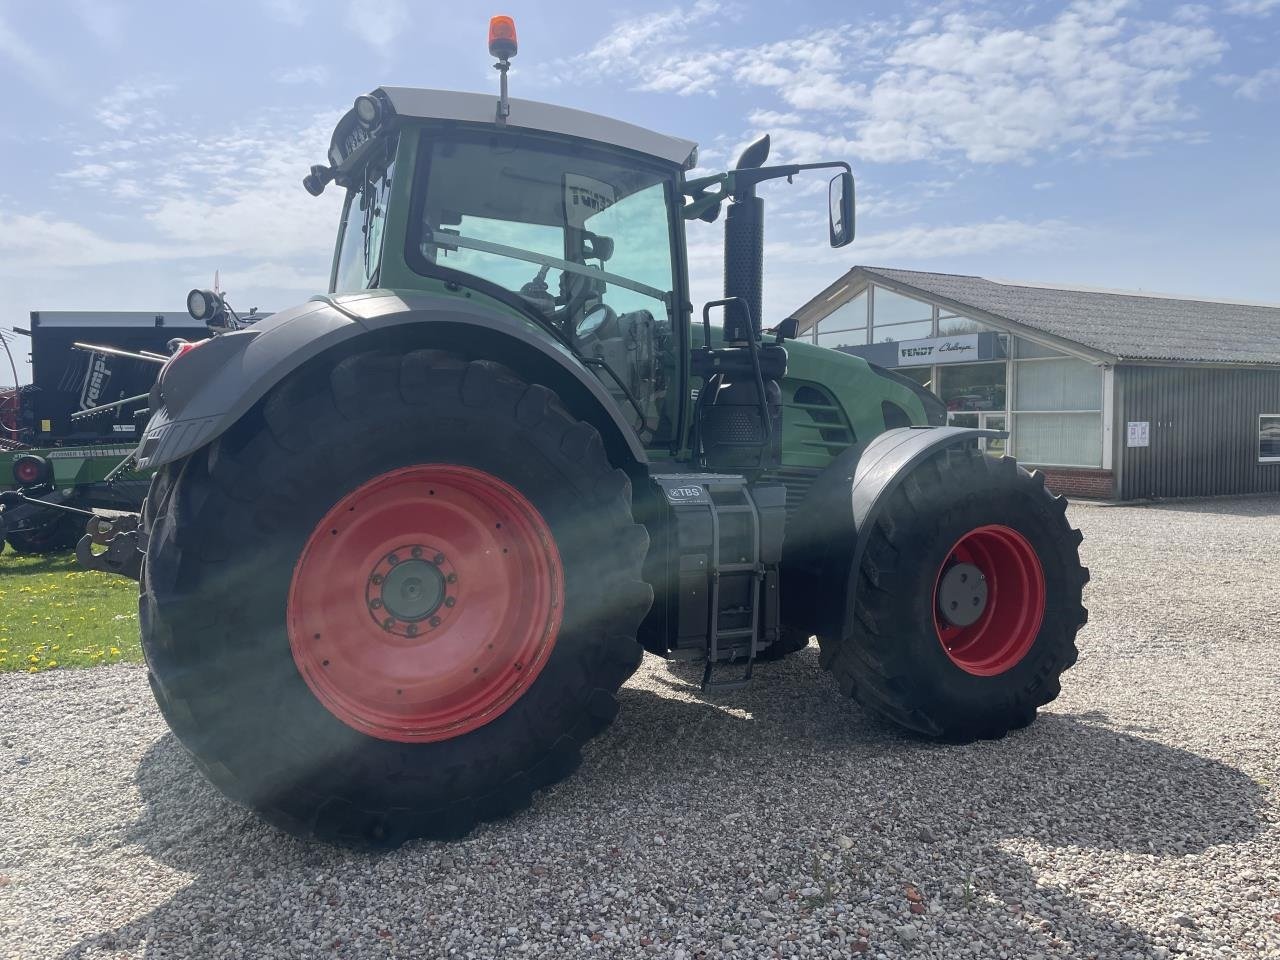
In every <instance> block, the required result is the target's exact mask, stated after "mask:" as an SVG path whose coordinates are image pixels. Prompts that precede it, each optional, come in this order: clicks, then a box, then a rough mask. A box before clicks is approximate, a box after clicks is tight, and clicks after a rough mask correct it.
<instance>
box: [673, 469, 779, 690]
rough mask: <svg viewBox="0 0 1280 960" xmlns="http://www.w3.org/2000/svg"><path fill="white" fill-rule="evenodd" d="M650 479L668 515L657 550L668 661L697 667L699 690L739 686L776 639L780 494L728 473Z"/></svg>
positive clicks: (771, 486)
mask: <svg viewBox="0 0 1280 960" xmlns="http://www.w3.org/2000/svg"><path fill="white" fill-rule="evenodd" d="M653 480H654V482H655V483H656V484H657V485H658V486H659V487H660V488H661V490H662V493H663V495H664V498H665V500H666V503H667V506H668V508H669V510H670V516H669V521H668V524H667V527H666V528H667V542H666V544H665V549H664V550H663V553H664V555H665V577H664V579H665V581H666V585H667V588H666V590H665V596H666V601H665V604H664V610H663V616H664V617H665V620H666V634H667V636H668V638H670V639H669V643H668V649H669V655H670V656H671V657H672V658H673V659H678V660H702V661H703V662H704V663H705V668H704V670H703V676H702V689H703V690H704V691H705V690H712V689H717V690H719V689H726V688H732V687H740V686H743V685H744V684H746V683H748V682H749V681H750V680H751V674H752V669H753V666H754V663H755V659H756V655H757V653H758V652H759V651H760V650H761V649H764V648H765V647H767V646H768V645H769V644H771V643H773V642H774V641H775V640H776V639H777V638H778V563H779V561H780V559H781V554H782V534H783V527H784V525H785V522H786V489H785V487H783V486H782V485H780V484H767V485H759V486H751V485H750V484H748V482H747V479H746V478H745V477H742V476H738V475H730V474H673V475H658V476H654V478H653ZM721 673H731V674H732V675H731V676H729V677H724V678H723V679H721V678H719V677H718V676H717V675H718V674H721Z"/></svg>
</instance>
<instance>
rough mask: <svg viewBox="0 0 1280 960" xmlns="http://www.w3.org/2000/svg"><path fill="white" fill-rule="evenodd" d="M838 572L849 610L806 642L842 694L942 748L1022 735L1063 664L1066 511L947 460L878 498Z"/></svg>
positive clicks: (972, 463)
mask: <svg viewBox="0 0 1280 960" xmlns="http://www.w3.org/2000/svg"><path fill="white" fill-rule="evenodd" d="M888 496H889V500H888V502H887V503H886V504H885V505H884V508H883V509H882V510H881V511H880V512H879V514H878V515H877V516H876V519H875V521H874V523H873V524H872V526H871V529H869V530H868V531H866V532H865V533H864V536H865V537H866V549H865V552H864V553H863V556H862V561H861V563H860V565H859V567H858V569H856V570H853V571H851V573H850V583H849V591H850V594H851V595H852V596H853V598H854V603H853V609H852V610H851V611H846V615H845V618H844V629H843V632H842V634H841V635H839V636H830V635H828V636H822V635H819V642H820V644H821V646H822V662H823V664H824V665H825V666H826V667H827V668H828V669H830V670H831V671H832V672H833V673H834V674H835V677H836V680H837V682H838V683H839V685H840V687H841V690H842V691H843V692H844V693H845V694H846V695H850V696H853V697H855V698H857V700H858V701H859V702H860V703H862V704H863V705H864V706H866V707H867V708H869V709H870V710H871V711H872V712H874V713H877V714H879V715H881V716H883V717H885V718H887V719H890V720H892V721H894V722H896V723H898V724H900V725H902V726H904V727H907V728H909V729H911V730H914V731H916V732H918V733H922V734H924V735H926V736H930V737H937V738H940V739H945V740H951V741H960V742H964V741H969V740H974V739H993V738H998V737H1001V736H1003V735H1004V734H1006V733H1007V732H1008V731H1009V730H1011V729H1015V728H1018V727H1023V726H1026V725H1027V724H1029V723H1030V722H1031V721H1032V720H1033V719H1034V718H1035V714H1036V710H1037V709H1038V708H1039V707H1041V706H1043V705H1044V704H1046V703H1048V702H1049V701H1051V700H1053V699H1054V698H1055V697H1056V696H1057V695H1058V693H1059V677H1060V676H1061V674H1062V673H1063V671H1065V670H1066V669H1067V668H1068V667H1070V666H1071V665H1072V664H1073V663H1075V661H1076V647H1075V637H1076V633H1077V632H1078V631H1079V629H1080V627H1082V626H1083V625H1084V623H1085V621H1086V619H1087V613H1086V611H1085V609H1084V607H1083V605H1082V604H1081V596H1082V591H1083V588H1084V585H1085V583H1087V582H1088V579H1089V571H1088V570H1087V569H1085V568H1084V567H1082V566H1081V565H1080V558H1079V549H1078V548H1079V544H1080V542H1081V535H1080V532H1079V531H1078V530H1075V529H1073V528H1072V527H1071V525H1070V523H1068V521H1067V518H1066V506H1067V504H1066V500H1065V498H1063V497H1060V496H1059V497H1055V496H1053V495H1052V494H1050V493H1049V492H1048V491H1047V490H1045V488H1044V477H1043V475H1042V474H1039V473H1028V472H1027V471H1026V470H1023V469H1022V468H1020V467H1018V465H1017V464H1016V463H1015V462H1014V461H1013V460H1011V459H1009V458H1007V457H1006V458H1001V459H996V458H993V457H987V456H985V455H983V454H982V453H981V452H979V451H978V450H977V449H976V448H972V447H966V448H953V449H950V450H947V451H944V452H942V453H940V454H938V455H936V456H934V457H932V458H931V459H929V460H927V461H925V462H924V463H922V464H920V465H919V466H917V467H916V468H915V469H913V470H912V472H911V473H910V474H909V475H908V476H907V477H905V478H904V479H903V481H902V483H901V484H900V485H899V486H898V487H897V488H896V489H895V490H893V491H892V492H891V493H890V494H888Z"/></svg>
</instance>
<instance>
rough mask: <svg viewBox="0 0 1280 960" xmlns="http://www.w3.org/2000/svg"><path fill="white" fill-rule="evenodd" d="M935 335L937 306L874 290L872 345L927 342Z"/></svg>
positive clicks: (872, 291)
mask: <svg viewBox="0 0 1280 960" xmlns="http://www.w3.org/2000/svg"><path fill="white" fill-rule="evenodd" d="M932 336H933V304H931V303H925V302H924V301H923V300H916V299H915V298H914V297H904V296H903V295H902V294H900V293H894V292H893V291H892V290H886V289H885V288H884V287H878V286H875V285H872V287H871V342H872V343H892V342H897V341H900V340H925V339H928V338H929V337H932Z"/></svg>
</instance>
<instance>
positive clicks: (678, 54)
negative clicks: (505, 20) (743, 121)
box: [535, 0, 734, 96]
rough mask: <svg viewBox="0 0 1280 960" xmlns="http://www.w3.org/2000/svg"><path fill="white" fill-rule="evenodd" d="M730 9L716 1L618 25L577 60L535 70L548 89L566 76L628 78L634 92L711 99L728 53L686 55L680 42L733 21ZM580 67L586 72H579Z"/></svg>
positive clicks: (727, 63) (705, 0)
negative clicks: (697, 95)
mask: <svg viewBox="0 0 1280 960" xmlns="http://www.w3.org/2000/svg"><path fill="white" fill-rule="evenodd" d="M733 14H734V10H733V8H732V7H731V6H730V5H728V4H725V3H722V2H720V0H695V2H694V3H693V5H692V6H690V7H689V8H687V9H685V8H681V7H676V8H673V9H670V10H667V11H664V12H661V13H651V14H646V15H645V16H642V17H635V18H633V19H629V20H622V21H620V22H619V23H617V24H615V25H614V26H612V27H610V28H609V31H608V32H607V33H606V34H605V36H604V37H603V38H602V39H601V40H600V41H599V42H598V43H597V44H596V45H595V46H593V47H592V48H591V49H589V50H587V51H586V52H585V53H583V54H582V55H581V56H579V57H573V58H570V59H561V60H556V61H554V62H552V63H551V64H549V65H548V66H547V67H546V68H543V69H537V68H535V69H536V70H537V72H538V73H539V74H540V76H541V77H542V78H543V79H545V80H547V81H549V82H552V83H555V82H558V81H559V80H561V79H563V78H564V77H565V76H566V75H570V76H582V75H584V72H585V73H591V74H593V75H601V71H606V72H607V74H606V75H616V74H617V73H618V72H619V71H621V72H623V73H624V74H629V75H630V76H631V78H632V79H633V80H634V81H635V82H636V84H637V89H640V90H647V91H651V92H655V93H676V94H680V95H681V96H689V95H691V94H695V93H700V94H710V95H712V96H714V95H715V85H716V82H717V80H718V79H719V77H720V76H721V75H722V74H723V73H724V71H725V70H726V69H727V68H728V67H729V66H730V59H729V58H730V57H731V56H732V54H731V53H729V52H721V51H717V50H715V49H714V48H709V49H699V50H697V51H695V52H694V53H693V55H692V56H690V55H688V53H689V51H688V50H687V49H685V47H684V43H683V41H685V40H686V39H687V38H688V36H689V35H690V34H691V33H692V32H693V31H694V28H695V27H696V28H698V30H704V31H706V30H711V28H713V27H714V26H715V25H716V24H718V23H719V22H720V19H719V18H721V17H732V16H733ZM584 67H585V68H586V70H585V71H584Z"/></svg>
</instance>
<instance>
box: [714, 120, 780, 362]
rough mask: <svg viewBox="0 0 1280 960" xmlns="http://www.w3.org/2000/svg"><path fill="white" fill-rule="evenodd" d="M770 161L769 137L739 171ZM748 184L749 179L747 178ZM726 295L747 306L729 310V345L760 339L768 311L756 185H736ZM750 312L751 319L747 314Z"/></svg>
mask: <svg viewBox="0 0 1280 960" xmlns="http://www.w3.org/2000/svg"><path fill="white" fill-rule="evenodd" d="M768 159H769V135H768V134H767V133H766V134H765V135H764V136H763V137H761V138H760V139H759V140H757V141H756V142H755V143H753V144H751V146H749V147H747V149H745V150H743V151H742V156H740V157H739V158H738V165H737V167H736V168H735V169H738V170H754V169H756V168H758V167H762V166H764V162H765V161H766V160H768ZM743 179H744V180H745V179H746V178H743ZM724 295H725V298H726V299H728V298H729V297H739V298H741V300H742V302H743V303H745V304H746V308H747V309H746V310H745V311H744V310H743V309H742V304H738V303H731V304H728V305H727V306H726V307H725V317H724V339H725V342H726V343H744V342H745V341H747V340H748V339H751V340H758V339H760V333H761V325H762V320H761V317H762V313H763V310H764V201H763V200H761V199H760V198H759V197H757V196H756V184H755V181H747V182H744V183H742V184H741V186H739V185H737V184H735V185H734V191H733V202H732V203H730V204H729V209H728V211H727V212H726V213H725V218H724ZM747 312H750V317H749V318H748V317H747V316H746V315H745V314H746V313H747Z"/></svg>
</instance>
